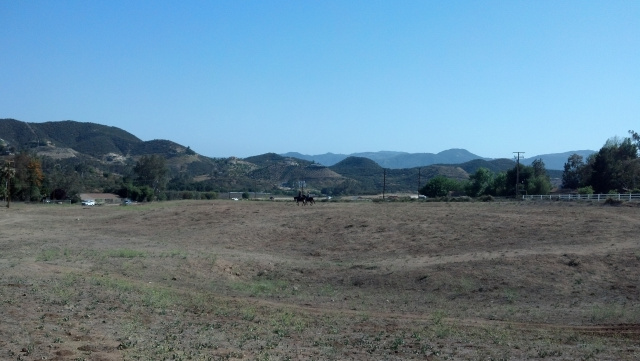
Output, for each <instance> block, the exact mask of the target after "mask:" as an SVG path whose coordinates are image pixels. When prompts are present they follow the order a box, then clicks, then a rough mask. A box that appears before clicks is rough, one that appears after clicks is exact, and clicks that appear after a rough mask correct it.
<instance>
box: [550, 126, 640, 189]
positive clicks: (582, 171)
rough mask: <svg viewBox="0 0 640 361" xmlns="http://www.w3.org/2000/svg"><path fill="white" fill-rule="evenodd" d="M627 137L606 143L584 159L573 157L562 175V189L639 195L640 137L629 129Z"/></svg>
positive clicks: (613, 139)
mask: <svg viewBox="0 0 640 361" xmlns="http://www.w3.org/2000/svg"><path fill="white" fill-rule="evenodd" d="M629 134H630V135H631V136H630V137H628V138H624V139H620V138H618V137H614V138H611V139H609V140H607V142H606V143H605V144H604V146H603V147H602V148H601V149H600V150H599V151H598V152H597V153H593V154H592V155H591V156H589V157H588V158H587V159H586V160H584V159H583V157H581V156H579V155H577V154H574V155H572V156H570V157H569V159H568V160H567V163H565V165H564V172H563V173H562V186H563V187H564V188H571V189H579V190H581V191H582V192H583V193H610V192H615V193H624V192H631V193H640V189H639V187H640V184H639V181H640V159H639V158H638V151H639V150H640V135H638V133H636V132H634V131H632V130H630V131H629Z"/></svg>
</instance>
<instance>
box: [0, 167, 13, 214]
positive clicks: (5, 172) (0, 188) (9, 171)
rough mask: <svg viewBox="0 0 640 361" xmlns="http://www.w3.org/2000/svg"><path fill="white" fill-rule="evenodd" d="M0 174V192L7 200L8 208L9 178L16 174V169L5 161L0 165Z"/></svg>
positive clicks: (9, 199) (9, 195)
mask: <svg viewBox="0 0 640 361" xmlns="http://www.w3.org/2000/svg"><path fill="white" fill-rule="evenodd" d="M1 175H2V184H1V185H0V192H1V193H2V196H3V198H4V199H5V200H6V201H7V208H9V204H10V202H11V180H12V179H13V178H14V177H15V175H16V169H15V168H14V167H13V166H12V165H11V163H10V162H6V163H5V165H4V167H2V173H1Z"/></svg>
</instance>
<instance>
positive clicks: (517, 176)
mask: <svg viewBox="0 0 640 361" xmlns="http://www.w3.org/2000/svg"><path fill="white" fill-rule="evenodd" d="M514 153H516V154H518V161H517V162H516V199H518V187H520V154H524V152H514Z"/></svg>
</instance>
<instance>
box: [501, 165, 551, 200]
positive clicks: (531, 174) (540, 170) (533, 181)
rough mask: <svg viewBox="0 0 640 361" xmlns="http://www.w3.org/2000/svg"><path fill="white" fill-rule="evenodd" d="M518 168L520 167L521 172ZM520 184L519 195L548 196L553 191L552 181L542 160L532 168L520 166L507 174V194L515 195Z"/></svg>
mask: <svg viewBox="0 0 640 361" xmlns="http://www.w3.org/2000/svg"><path fill="white" fill-rule="evenodd" d="M517 167H520V168H519V170H518V168H517ZM518 173H519V174H518ZM516 179H518V181H519V182H520V183H519V184H518V192H517V195H518V196H519V195H521V194H524V193H526V194H548V193H549V192H550V191H551V180H550V179H549V176H548V175H547V170H546V168H545V166H544V162H543V161H542V159H536V160H534V161H533V163H532V164H531V166H526V165H523V164H518V165H516V166H515V167H513V169H510V170H508V171H507V174H506V185H505V190H506V194H514V193H516V192H515V190H516V189H515V187H516V185H515V184H516Z"/></svg>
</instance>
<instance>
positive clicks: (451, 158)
mask: <svg viewBox="0 0 640 361" xmlns="http://www.w3.org/2000/svg"><path fill="white" fill-rule="evenodd" d="M574 153H575V154H579V155H581V156H583V157H584V159H585V160H586V159H587V157H588V156H589V155H590V154H592V153H595V151H593V150H577V151H570V152H564V153H554V154H542V155H536V156H533V157H530V158H522V159H521V160H520V161H521V162H522V164H525V165H531V163H532V162H533V161H534V160H536V159H542V161H543V162H544V164H545V167H546V168H547V169H549V170H563V169H564V163H565V162H566V161H567V158H569V156H570V155H572V154H574ZM282 156H285V157H294V158H297V159H303V160H308V161H315V162H318V163H320V164H322V165H326V166H333V165H334V164H337V163H339V162H340V161H342V160H344V159H346V158H347V157H363V158H367V159H370V160H373V161H374V162H376V163H377V164H378V165H380V166H381V167H383V168H388V169H402V168H414V167H424V166H428V165H431V164H463V163H466V162H470V161H474V160H485V161H492V160H496V161H498V162H502V161H504V159H491V158H485V157H481V156H479V155H476V154H473V153H471V152H469V151H467V150H465V149H457V148H455V149H448V150H444V151H442V152H440V153H437V154H434V153H407V152H393V151H380V152H362V153H352V154H349V155H347V154H334V153H326V154H318V155H306V154H301V153H297V152H289V153H284V154H282ZM485 168H489V169H492V165H491V164H487V167H485ZM498 168H500V167H498Z"/></svg>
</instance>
